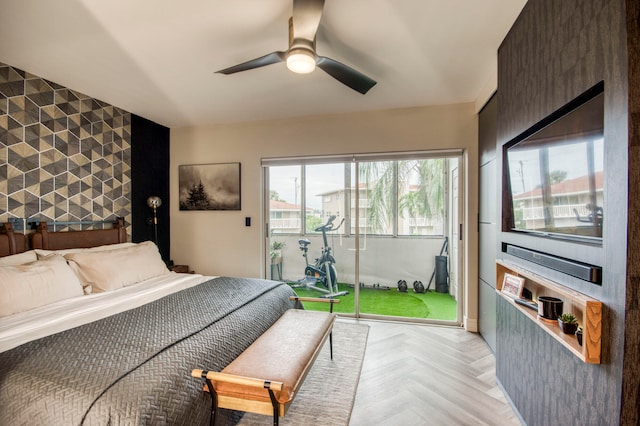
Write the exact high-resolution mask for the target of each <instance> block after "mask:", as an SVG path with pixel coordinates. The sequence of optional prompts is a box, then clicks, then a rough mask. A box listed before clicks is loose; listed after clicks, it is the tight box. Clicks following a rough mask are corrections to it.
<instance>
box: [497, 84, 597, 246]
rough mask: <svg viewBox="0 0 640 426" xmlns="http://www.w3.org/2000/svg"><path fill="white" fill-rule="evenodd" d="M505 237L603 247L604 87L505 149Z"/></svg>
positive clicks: (520, 137) (568, 106) (523, 135)
mask: <svg viewBox="0 0 640 426" xmlns="http://www.w3.org/2000/svg"><path fill="white" fill-rule="evenodd" d="M504 164H505V165H506V177H507V182H506V183H507V190H506V191H505V196H506V198H507V199H506V200H505V207H507V209H508V215H507V223H508V222H510V224H508V226H509V225H510V226H509V228H510V229H507V231H513V232H524V233H530V234H534V235H539V236H545V237H552V238H561V239H567V240H575V241H579V242H588V243H595V244H601V242H602V219H603V216H604V214H605V211H606V209H605V205H604V185H603V183H604V182H603V180H604V168H605V164H604V84H603V83H600V84H598V85H597V86H595V87H593V88H592V89H590V90H589V91H587V92H585V93H584V94H582V95H581V96H579V97H578V98H576V99H575V100H574V101H572V102H570V103H569V104H567V105H566V106H565V107H563V108H561V109H560V110H558V111H556V112H555V113H553V114H551V115H550V116H549V117H547V118H546V119H544V120H542V121H541V122H540V123H538V124H536V125H535V126H533V127H532V128H530V129H529V130H527V131H526V132H524V133H523V134H521V135H520V136H518V137H516V138H515V139H513V140H512V141H510V142H509V143H507V144H506V145H505V162H504Z"/></svg>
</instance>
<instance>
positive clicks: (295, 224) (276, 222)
mask: <svg viewBox="0 0 640 426" xmlns="http://www.w3.org/2000/svg"><path fill="white" fill-rule="evenodd" d="M301 225H302V221H301V220H300V219H299V218H288V219H273V218H271V219H269V226H270V227H271V229H300V228H301Z"/></svg>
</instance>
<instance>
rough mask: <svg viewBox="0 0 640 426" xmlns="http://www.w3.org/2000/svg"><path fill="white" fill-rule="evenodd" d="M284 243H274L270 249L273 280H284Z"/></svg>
mask: <svg viewBox="0 0 640 426" xmlns="http://www.w3.org/2000/svg"><path fill="white" fill-rule="evenodd" d="M283 247H284V243H283V242H281V241H273V242H272V243H271V246H270V247H269V257H271V279H272V280H277V281H281V280H282V248H283Z"/></svg>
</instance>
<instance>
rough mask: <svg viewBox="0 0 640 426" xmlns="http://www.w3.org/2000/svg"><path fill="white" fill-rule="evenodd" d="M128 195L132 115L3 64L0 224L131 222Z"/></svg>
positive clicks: (0, 69)
mask: <svg viewBox="0 0 640 426" xmlns="http://www.w3.org/2000/svg"><path fill="white" fill-rule="evenodd" d="M130 193H131V114H130V113H129V112H127V111H124V110H122V109H121V108H118V107H115V106H113V105H110V104H108V103H106V102H103V101H101V100H99V99H94V98H92V97H90V96H88V95H85V94H83V93H80V92H78V91H75V90H73V89H70V88H66V87H63V86H61V85H59V84H56V83H54V82H51V81H48V80H45V79H43V78H40V77H38V76H36V75H33V74H30V73H29V72H26V71H23V70H21V69H18V68H16V67H12V66H10V65H6V64H3V63H0V222H6V221H8V220H9V219H10V218H17V219H22V222H24V221H25V220H31V219H36V220H40V221H54V220H56V221H73V222H75V221H81V220H83V221H99V220H106V219H112V218H114V217H124V218H125V222H126V223H127V224H131V199H130ZM22 225H23V226H24V225H25V224H24V223H23V224H22ZM128 234H129V235H131V227H130V225H129V227H128Z"/></svg>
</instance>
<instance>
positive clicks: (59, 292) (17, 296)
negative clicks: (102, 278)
mask: <svg viewBox="0 0 640 426" xmlns="http://www.w3.org/2000/svg"><path fill="white" fill-rule="evenodd" d="M0 294H1V295H2V297H1V298H0V317H2V316H5V315H11V314H16V313H18V312H23V311H27V310H29V309H33V308H37V307H39V306H43V305H47V304H49V303H53V302H57V301H59V300H64V299H69V298H71V297H76V296H82V295H83V292H82V284H80V281H78V277H76V275H75V274H74V273H73V271H72V270H71V268H69V265H67V262H66V261H65V260H64V258H63V257H62V256H60V255H52V256H48V257H47V258H45V259H42V260H37V261H35V262H31V263H26V264H23V265H12V266H0Z"/></svg>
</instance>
